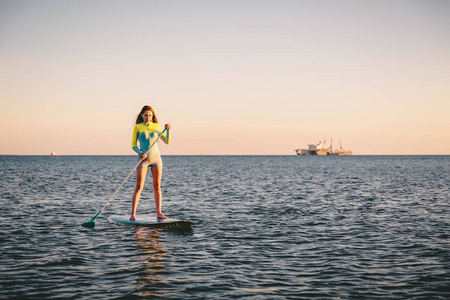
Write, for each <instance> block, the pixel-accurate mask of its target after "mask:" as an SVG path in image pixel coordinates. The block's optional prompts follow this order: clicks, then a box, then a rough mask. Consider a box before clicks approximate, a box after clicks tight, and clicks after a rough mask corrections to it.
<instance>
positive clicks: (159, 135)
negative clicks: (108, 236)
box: [97, 128, 167, 216]
mask: <svg viewBox="0 0 450 300" xmlns="http://www.w3.org/2000/svg"><path fill="white" fill-rule="evenodd" d="M166 130H167V128H164V130H163V131H162V132H161V134H158V137H157V138H156V140H155V141H154V142H153V143H152V144H151V145H150V147H149V148H148V150H147V152H145V155H147V154H148V153H149V152H150V149H152V147H153V145H155V144H156V142H157V141H158V140H159V138H160V137H161V136H162V135H163V134H164V132H165V131H166ZM142 161H143V159H142V158H141V159H140V160H139V162H138V163H137V165H136V167H134V169H133V170H132V171H131V172H130V174H128V176H127V178H125V180H124V181H123V182H122V184H121V185H120V186H119V188H118V189H117V190H116V191H115V192H114V194H113V195H112V196H111V198H109V200H108V202H106V204H105V205H104V206H103V208H102V209H101V210H100V211H99V212H98V214H97V216H98V215H99V214H100V213H101V212H102V211H103V210H104V209H105V207H106V206H108V204H109V202H111V200H112V199H113V198H114V196H115V195H116V194H117V192H118V191H119V190H120V189H121V188H122V186H123V185H124V184H125V182H127V180H128V178H130V176H131V174H133V172H134V170H136V168H137V167H138V166H139V164H140V163H141V162H142Z"/></svg>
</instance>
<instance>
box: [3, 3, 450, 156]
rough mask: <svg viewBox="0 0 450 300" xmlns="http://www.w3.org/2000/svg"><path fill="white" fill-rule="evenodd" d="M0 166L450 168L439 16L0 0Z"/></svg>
mask: <svg viewBox="0 0 450 300" xmlns="http://www.w3.org/2000/svg"><path fill="white" fill-rule="evenodd" d="M0 101H1V110H0V128H1V129H0V138H1V144H0V154H1V155H16V154H17V155H49V154H50V152H57V153H60V154H62V155H133V154H135V153H134V152H133V151H132V150H131V135H132V131H133V127H134V121H135V118H136V115H137V114H138V112H139V111H140V109H141V108H142V106H143V105H146V104H148V105H151V106H153V108H154V109H155V111H156V115H157V117H158V119H159V122H160V124H162V125H163V124H165V123H171V124H172V127H173V128H172V130H171V134H172V143H171V144H170V145H169V146H167V145H164V144H162V143H160V144H159V145H160V150H161V152H162V154H163V155H199V154H205V155H228V154H230V155H253V154H254V155H266V154H269V155H271V154H274V155H278V154H280V155H295V152H294V150H295V149H297V148H303V147H306V146H307V144H311V143H317V142H318V141H319V140H323V139H324V138H326V139H327V143H328V141H330V139H331V138H333V146H335V147H336V146H337V145H338V140H339V139H340V140H341V141H342V144H343V146H344V148H346V149H351V150H352V151H353V153H354V154H360V155H371V154H374V155H383V154H395V155H397V154H450V1H445V0H443V1H435V0H422V1H418V0H416V1H415V0H396V1H392V0H388V1H384V0H377V1H364V0H353V1H350V0H342V1H339V0H329V1H328V0H311V1H301V0H292V1H290V0H273V1H265V0H259V1H257V0H255V1H251V0H239V1H234V0H226V1H225V0H224V1H218V0H217V1H215V0H205V1H196V0H192V1H187V0H173V1H172V0H159V1H152V0H146V1H143V0H142V1H133V0H127V1H125V0H123V1H118V0H104V1H96V0H89V1H84V0H77V1H56V0H55V1H45V0H42V1H40V0H33V1H21V0H7V1H5V0H0Z"/></svg>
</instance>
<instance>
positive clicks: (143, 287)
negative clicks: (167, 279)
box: [134, 227, 167, 297]
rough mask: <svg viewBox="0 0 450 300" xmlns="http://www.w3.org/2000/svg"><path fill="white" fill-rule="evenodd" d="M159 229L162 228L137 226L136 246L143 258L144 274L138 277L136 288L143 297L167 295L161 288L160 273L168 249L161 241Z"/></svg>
mask: <svg viewBox="0 0 450 300" xmlns="http://www.w3.org/2000/svg"><path fill="white" fill-rule="evenodd" d="M159 231H160V229H156V230H151V229H150V228H145V227H136V234H135V236H134V239H135V240H136V241H137V244H136V248H137V251H138V252H139V253H140V254H141V255H140V256H139V258H140V259H141V260H142V274H141V276H140V278H138V279H137V286H136V290H137V291H139V294H140V295H141V296H142V297H149V296H156V295H158V296H165V293H164V292H163V291H162V290H161V289H160V287H161V286H162V283H163V281H162V280H161V276H160V275H159V274H160V273H162V272H164V269H165V268H164V262H165V261H166V255H167V249H165V247H164V244H163V243H161V242H160V241H159V239H161V235H160V234H159Z"/></svg>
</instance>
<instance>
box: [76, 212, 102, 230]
mask: <svg viewBox="0 0 450 300" xmlns="http://www.w3.org/2000/svg"><path fill="white" fill-rule="evenodd" d="M101 212H102V211H99V212H98V213H97V214H96V215H95V217H93V218H92V219H90V220H89V221H87V222H86V223H83V224H82V225H81V226H83V227H87V228H94V227H95V220H97V217H98V215H99V214H100V213H101Z"/></svg>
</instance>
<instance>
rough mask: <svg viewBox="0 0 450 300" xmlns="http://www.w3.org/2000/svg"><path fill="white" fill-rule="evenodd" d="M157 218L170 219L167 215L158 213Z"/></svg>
mask: <svg viewBox="0 0 450 300" xmlns="http://www.w3.org/2000/svg"><path fill="white" fill-rule="evenodd" d="M156 218H157V219H159V220H161V219H168V217H166V216H165V215H163V214H156Z"/></svg>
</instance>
